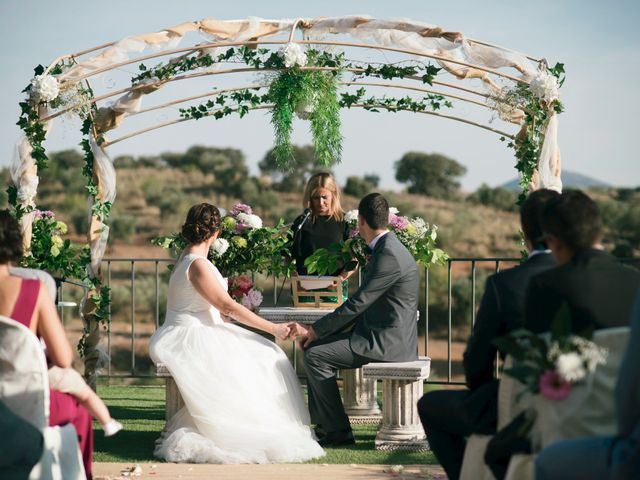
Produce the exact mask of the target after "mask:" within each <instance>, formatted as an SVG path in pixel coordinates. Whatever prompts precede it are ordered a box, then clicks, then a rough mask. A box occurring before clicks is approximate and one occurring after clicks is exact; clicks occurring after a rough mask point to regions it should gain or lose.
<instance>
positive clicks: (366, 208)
mask: <svg viewBox="0 0 640 480" xmlns="http://www.w3.org/2000/svg"><path fill="white" fill-rule="evenodd" d="M358 214H359V215H358V227H359V230H360V236H362V238H364V240H365V241H366V242H367V244H368V245H369V247H370V248H371V250H372V257H371V259H370V260H369V262H368V263H367V266H366V267H365V269H364V271H363V279H362V283H361V285H360V288H359V289H358V291H357V292H356V293H355V294H354V295H353V296H352V297H350V298H349V299H348V300H347V301H346V302H345V303H344V304H342V305H341V306H340V307H338V308H337V309H336V310H334V311H333V312H331V313H329V314H328V315H325V316H324V317H322V318H321V319H320V320H318V321H317V322H315V323H314V324H313V326H311V327H310V328H309V329H308V330H307V329H305V328H304V327H302V326H300V325H297V324H295V325H294V335H300V336H301V337H302V338H301V343H302V346H303V348H306V351H305V355H304V363H305V369H306V371H307V381H308V387H309V412H310V413H311V421H312V423H315V424H316V425H317V426H319V427H320V429H321V430H322V432H321V438H320V444H321V445H323V446H336V445H344V444H352V443H354V437H353V433H352V431H351V426H350V425H349V418H348V417H347V415H346V413H345V411H344V406H343V404H342V400H341V399H340V392H339V390H338V385H337V383H336V372H337V370H339V369H342V368H359V367H361V366H363V365H365V364H367V363H369V362H379V361H387V362H402V361H411V360H415V359H416V358H417V350H418V332H417V327H416V310H417V309H418V291H419V286H420V276H419V272H418V267H417V265H416V262H415V260H414V259H413V257H412V256H411V254H410V253H409V251H408V250H407V249H406V248H405V247H404V245H402V243H400V241H399V240H398V238H397V237H396V236H395V234H394V233H393V232H389V231H388V230H387V224H388V222H389V205H388V203H387V201H386V200H385V198H384V197H383V196H382V195H380V194H379V193H371V194H369V195H367V196H366V197H364V198H363V199H362V200H361V201H360V205H359V206H358Z"/></svg>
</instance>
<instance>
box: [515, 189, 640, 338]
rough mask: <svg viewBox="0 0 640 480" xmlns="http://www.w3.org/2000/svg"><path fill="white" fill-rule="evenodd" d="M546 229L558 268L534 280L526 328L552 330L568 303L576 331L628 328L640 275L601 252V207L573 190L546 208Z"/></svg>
mask: <svg viewBox="0 0 640 480" xmlns="http://www.w3.org/2000/svg"><path fill="white" fill-rule="evenodd" d="M542 228H543V230H544V232H545V239H546V241H547V244H548V245H549V248H550V249H551V252H552V253H553V256H554V257H555V259H556V263H557V264H558V266H557V267H556V268H554V269H552V270H549V271H547V272H545V273H542V274H540V275H538V276H536V277H534V278H533V279H532V280H531V283H530V284H529V290H528V292H527V301H526V308H525V328H527V329H529V330H531V331H532V332H536V333H542V332H547V331H549V329H550V326H551V322H552V320H553V318H554V316H555V314H556V312H557V311H558V310H559V309H560V307H561V306H562V304H563V303H564V302H566V303H567V305H568V306H569V310H570V312H571V321H572V331H573V332H575V333H580V332H584V331H588V330H590V329H599V328H609V327H622V326H627V325H629V318H630V315H631V308H632V307H633V300H634V298H635V295H636V293H637V292H638V288H640V271H638V270H636V269H634V268H631V267H628V266H626V265H623V264H621V263H620V262H619V261H618V260H617V259H616V258H615V257H613V256H612V255H610V254H608V253H606V252H605V251H604V250H603V249H602V245H601V243H600V242H601V241H602V218H601V217H600V212H599V211H598V206H597V205H596V203H595V202H594V201H593V200H591V199H590V198H589V197H588V196H587V195H586V194H585V193H583V192H581V191H578V190H568V191H566V192H564V193H563V194H562V195H561V196H560V197H559V198H557V199H556V200H554V201H552V202H550V204H549V206H548V207H546V208H545V210H544V212H543V215H542Z"/></svg>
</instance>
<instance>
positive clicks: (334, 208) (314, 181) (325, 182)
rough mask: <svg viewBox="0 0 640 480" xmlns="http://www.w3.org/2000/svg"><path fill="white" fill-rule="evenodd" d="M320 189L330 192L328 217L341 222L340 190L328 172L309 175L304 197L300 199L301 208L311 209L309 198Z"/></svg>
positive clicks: (342, 215) (342, 216)
mask: <svg viewBox="0 0 640 480" xmlns="http://www.w3.org/2000/svg"><path fill="white" fill-rule="evenodd" d="M321 188H325V189H327V190H329V191H330V192H331V195H332V200H331V213H330V216H331V217H333V219H334V220H337V221H341V220H342V219H343V218H344V210H342V205H341V204H340V189H339V188H338V184H337V183H336V181H335V179H334V178H333V175H331V174H330V173H328V172H319V173H316V174H314V175H311V178H309V180H308V181H307V186H306V187H305V188H304V197H303V199H302V208H310V207H311V197H312V196H313V194H314V193H316V192H317V191H318V190H320V189H321Z"/></svg>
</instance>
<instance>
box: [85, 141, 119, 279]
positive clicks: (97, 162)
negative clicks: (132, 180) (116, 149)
mask: <svg viewBox="0 0 640 480" xmlns="http://www.w3.org/2000/svg"><path fill="white" fill-rule="evenodd" d="M89 145H90V146H91V153H93V172H94V175H95V176H96V179H97V182H98V195H97V197H98V198H99V199H100V200H101V201H102V202H111V203H113V201H114V200H115V198H116V171H115V169H114V168H113V163H112V161H111V159H110V158H109V156H108V155H107V154H106V152H105V151H104V149H103V148H102V147H101V146H100V145H98V142H97V141H96V139H95V137H94V136H93V134H91V135H90V137H89ZM104 220H105V219H104V218H101V217H98V216H95V215H93V216H92V218H91V227H90V228H91V231H90V232H89V244H90V248H91V273H92V276H94V277H97V276H98V275H99V274H100V262H102V257H103V256H104V252H105V249H106V248H107V240H108V239H109V227H108V226H107V225H106V224H105V223H104Z"/></svg>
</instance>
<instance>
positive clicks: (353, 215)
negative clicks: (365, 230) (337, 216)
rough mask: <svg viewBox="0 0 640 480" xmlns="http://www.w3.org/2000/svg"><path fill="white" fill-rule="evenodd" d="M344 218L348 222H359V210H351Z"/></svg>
mask: <svg viewBox="0 0 640 480" xmlns="http://www.w3.org/2000/svg"><path fill="white" fill-rule="evenodd" d="M344 220H345V221H346V222H347V223H351V222H357V221H358V210H349V211H348V212H347V213H345V214H344Z"/></svg>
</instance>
